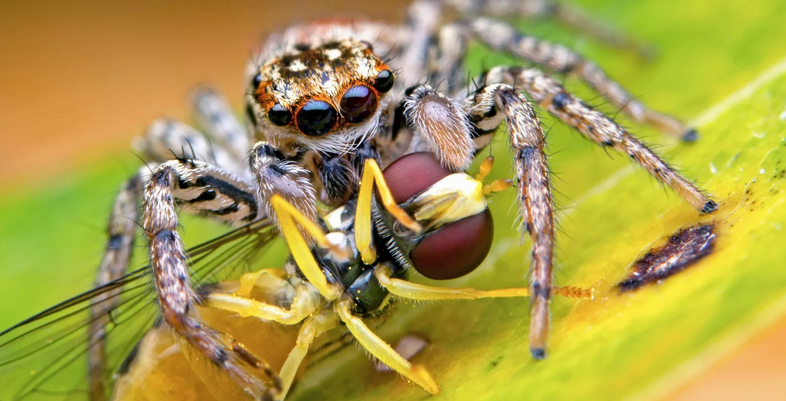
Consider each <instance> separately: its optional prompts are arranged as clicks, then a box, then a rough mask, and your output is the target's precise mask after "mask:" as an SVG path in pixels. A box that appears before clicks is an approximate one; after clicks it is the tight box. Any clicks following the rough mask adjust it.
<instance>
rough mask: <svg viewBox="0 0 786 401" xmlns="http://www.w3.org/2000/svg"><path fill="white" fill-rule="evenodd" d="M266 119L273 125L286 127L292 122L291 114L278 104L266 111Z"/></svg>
mask: <svg viewBox="0 0 786 401" xmlns="http://www.w3.org/2000/svg"><path fill="white" fill-rule="evenodd" d="M267 119H268V120H270V122H271V123H273V124H274V125H280V126H283V125H287V124H289V122H290V121H292V112H291V111H289V110H288V109H287V108H286V107H284V106H282V105H281V104H280V103H276V104H275V105H273V107H271V108H270V110H268V112H267Z"/></svg>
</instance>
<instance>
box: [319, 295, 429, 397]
mask: <svg viewBox="0 0 786 401" xmlns="http://www.w3.org/2000/svg"><path fill="white" fill-rule="evenodd" d="M334 305H335V306H334V309H335V311H336V313H338V316H339V318H340V319H341V321H342V322H344V324H345V325H346V326H347V328H348V329H349V331H350V332H351V333H352V335H353V336H354V337H355V339H357V340H358V342H359V343H360V345H362V346H363V348H365V349H366V350H368V352H370V353H371V355H374V357H375V358H377V359H379V360H380V361H381V362H382V363H384V364H385V365H388V366H390V367H391V368H392V369H393V370H395V371H396V372H398V373H400V374H401V375H403V376H404V377H406V378H407V379H409V380H411V381H412V382H414V383H415V384H417V385H418V386H420V387H422V388H423V389H424V390H426V391H428V393H429V394H432V395H433V394H438V393H439V386H437V383H436V382H434V379H433V378H432V377H431V374H429V373H428V371H427V370H426V369H425V368H424V367H422V366H419V365H412V364H411V363H409V361H407V360H406V359H404V357H402V356H401V355H399V354H398V353H397V352H396V350H394V349H393V348H392V347H391V346H390V345H388V343H386V342H385V341H384V340H382V339H381V338H379V337H378V336H377V335H376V334H374V332H372V331H371V329H369V328H368V326H366V324H365V323H363V320H361V319H360V318H359V317H357V316H355V315H353V314H352V310H351V305H352V301H351V300H349V299H344V300H341V301H338V302H336V303H335V304H334Z"/></svg>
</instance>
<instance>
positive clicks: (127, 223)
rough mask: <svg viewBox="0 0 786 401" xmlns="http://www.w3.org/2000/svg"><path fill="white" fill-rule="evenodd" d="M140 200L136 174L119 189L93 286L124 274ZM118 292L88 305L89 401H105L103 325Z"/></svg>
mask: <svg viewBox="0 0 786 401" xmlns="http://www.w3.org/2000/svg"><path fill="white" fill-rule="evenodd" d="M141 198H142V181H141V174H135V175H134V176H132V177H131V178H130V179H128V181H126V182H125V183H124V184H123V185H122V186H121V187H120V191H119V192H118V194H117V197H116V198H115V202H114V205H113V206H112V213H111V215H110V216H109V224H108V226H107V234H108V235H109V239H108V241H107V244H106V249H105V250H104V257H103V258H102V259H101V265H100V267H99V269H98V275H97V276H96V281H95V286H96V287H101V286H102V285H105V284H108V283H110V282H112V281H114V280H117V279H119V278H120V277H122V276H123V274H125V272H126V270H127V269H128V266H129V263H130V261H131V251H132V249H133V247H134V240H135V234H136V227H137V221H138V214H139V210H138V209H139V203H140V201H141ZM119 295H120V289H119V288H118V289H116V290H113V291H110V292H108V293H105V294H102V295H100V296H99V297H97V298H96V299H94V300H93V302H92V304H91V306H90V323H89V326H88V329H87V333H88V344H89V349H88V351H87V361H88V363H87V365H88V381H89V383H90V400H91V401H101V400H104V399H106V392H105V388H104V379H105V374H106V339H105V336H106V327H105V326H106V325H107V324H108V323H109V322H110V320H111V316H110V313H111V312H112V310H113V309H114V308H115V307H116V306H117V303H118V301H119V300H120V299H119Z"/></svg>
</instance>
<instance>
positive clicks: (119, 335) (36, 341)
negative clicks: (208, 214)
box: [0, 220, 277, 401]
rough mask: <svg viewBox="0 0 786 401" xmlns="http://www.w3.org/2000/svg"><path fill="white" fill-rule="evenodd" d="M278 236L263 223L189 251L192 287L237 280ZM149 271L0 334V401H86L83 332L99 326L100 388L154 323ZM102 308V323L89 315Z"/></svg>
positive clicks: (143, 269)
mask: <svg viewBox="0 0 786 401" xmlns="http://www.w3.org/2000/svg"><path fill="white" fill-rule="evenodd" d="M276 236H277V233H276V231H275V230H274V229H273V228H272V227H271V225H270V223H269V222H268V221H267V220H263V221H258V222H254V223H251V224H249V225H246V226H244V227H241V228H238V229H235V230H233V231H230V232H228V233H226V234H224V235H222V236H220V237H217V238H215V239H213V240H210V241H208V242H205V243H203V244H201V245H198V246H196V247H193V248H191V249H189V250H188V255H189V257H190V265H191V271H192V279H193V281H194V283H196V285H197V286H198V285H203V284H208V283H215V282H220V281H222V280H226V279H230V278H237V277H239V275H240V274H241V273H243V272H245V271H248V270H250V269H253V268H257V269H258V268H260V266H257V263H258V262H259V260H260V258H261V257H262V256H263V254H265V252H264V250H265V249H267V245H269V244H270V243H271V241H272V240H273V239H274V238H276ZM151 269H152V267H151V266H150V264H147V265H146V266H143V267H141V268H138V269H136V270H133V271H131V272H128V273H127V274H126V275H124V276H123V277H120V278H119V279H117V280H114V281H112V282H109V283H107V284H105V285H103V286H100V287H98V288H94V289H91V290H89V291H87V292H85V293H82V294H79V295H77V296H75V297H73V298H71V299H68V300H66V301H64V302H62V303H60V304H58V305H55V306H53V307H51V308H49V309H46V310H44V311H43V312H41V313H39V314H37V315H35V316H33V317H31V318H29V319H26V320H24V321H22V322H20V323H18V324H16V325H14V326H12V327H10V328H8V329H6V330H4V331H2V332H0V401H17V400H52V401H55V400H87V399H89V389H88V387H89V386H88V380H87V371H88V366H87V352H88V350H89V349H90V347H91V345H92V344H91V343H90V341H88V327H89V325H90V321H91V319H102V320H104V319H105V320H106V321H107V323H106V324H105V325H104V329H105V336H104V338H105V339H106V348H105V349H106V366H107V368H106V372H105V374H104V378H105V379H104V382H105V384H106V386H105V388H107V389H108V388H111V384H112V382H113V372H115V371H116V370H117V368H118V367H119V366H120V365H121V364H122V363H123V361H124V360H125V358H126V357H127V355H129V353H130V352H131V351H132V350H133V349H134V347H135V346H136V344H137V343H138V342H139V340H140V339H141V338H142V336H144V334H145V333H146V332H147V331H148V330H149V329H150V327H152V325H153V324H154V323H155V322H156V320H157V319H159V316H160V313H159V308H158V304H157V302H156V296H155V288H154V284H153V280H152V271H151ZM96 306H99V307H100V306H105V307H104V308H103V310H105V311H106V312H105V313H104V314H103V315H98V316H94V317H91V314H90V310H91V308H95V307H96Z"/></svg>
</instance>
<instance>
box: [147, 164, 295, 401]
mask: <svg viewBox="0 0 786 401" xmlns="http://www.w3.org/2000/svg"><path fill="white" fill-rule="evenodd" d="M177 203H181V204H187V205H189V207H190V208H193V209H197V210H200V211H201V212H202V213H205V214H212V215H216V216H219V217H221V218H225V219H231V220H234V221H239V220H249V219H250V220H253V218H252V216H253V217H256V210H257V207H256V202H255V201H254V197H253V195H252V194H251V193H250V192H249V190H248V188H246V187H245V185H244V184H243V183H241V182H238V181H236V180H233V177H232V176H231V175H229V174H226V173H224V172H222V171H220V170H218V169H216V168H213V167H210V166H208V165H206V164H205V163H203V162H199V161H187V160H174V161H170V162H166V163H164V164H162V165H161V166H159V167H158V168H157V169H156V170H155V171H154V172H153V174H152V175H151V177H150V179H149V182H148V184H147V185H146V187H145V194H144V212H143V217H142V226H143V229H144V231H145V234H146V235H147V237H148V239H149V241H150V258H151V262H152V266H153V275H154V277H155V284H156V290H157V293H158V300H159V304H160V306H161V312H162V315H163V318H164V320H165V321H166V322H167V324H169V325H170V326H171V327H172V328H173V329H174V330H175V331H176V332H177V333H178V335H179V336H180V337H181V338H183V339H185V340H186V341H187V342H188V343H189V344H190V345H191V346H193V347H194V348H195V349H196V350H197V351H199V352H200V353H201V354H203V355H204V356H205V357H206V358H207V359H208V360H210V361H211V362H212V363H214V364H215V365H216V366H218V367H219V368H221V369H222V370H223V371H224V372H226V373H227V374H228V375H229V376H230V377H231V378H232V379H233V380H234V381H235V382H236V383H238V384H239V385H240V386H241V387H242V388H243V389H244V390H245V391H246V392H248V393H249V394H251V395H252V396H254V397H255V398H256V399H271V398H273V397H275V396H276V395H277V394H278V393H279V392H280V390H281V388H280V382H279V380H278V378H277V376H276V375H275V374H274V373H273V372H272V371H271V370H270V369H269V367H267V365H265V364H264V363H263V362H261V361H259V360H256V359H255V358H253V357H251V354H250V353H249V352H248V351H247V350H245V349H243V348H242V346H240V345H239V344H237V343H235V342H234V340H232V339H231V338H229V337H228V336H226V335H225V334H222V333H220V332H217V331H215V330H213V329H211V328H210V327H208V326H207V325H206V324H204V323H203V322H202V321H201V319H199V317H197V316H195V315H194V314H193V312H192V309H193V307H194V305H195V304H196V303H197V302H198V301H199V300H198V296H197V294H196V292H195V291H194V289H193V287H192V285H191V277H190V274H189V269H188V263H187V259H188V256H187V255H186V252H185V247H184V245H183V241H182V240H181V238H180V235H179V233H178V231H177V228H178V217H177V211H176V209H175V205H176V204H177ZM255 369H258V370H259V371H260V372H262V373H263V374H265V376H267V377H268V378H269V381H270V382H271V383H272V387H271V386H269V385H267V384H266V383H265V382H263V381H262V380H260V379H259V378H257V376H255V375H254V374H252V373H251V371H252V370H255Z"/></svg>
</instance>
